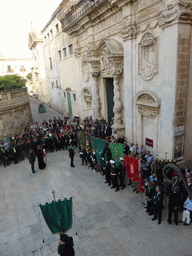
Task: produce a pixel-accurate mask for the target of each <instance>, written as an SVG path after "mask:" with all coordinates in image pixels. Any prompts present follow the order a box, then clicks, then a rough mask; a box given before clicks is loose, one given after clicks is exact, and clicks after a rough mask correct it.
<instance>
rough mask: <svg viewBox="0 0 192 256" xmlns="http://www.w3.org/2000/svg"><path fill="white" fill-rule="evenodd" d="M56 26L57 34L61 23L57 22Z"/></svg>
mask: <svg viewBox="0 0 192 256" xmlns="http://www.w3.org/2000/svg"><path fill="white" fill-rule="evenodd" d="M55 28H56V32H57V34H58V33H59V24H56V25H55Z"/></svg>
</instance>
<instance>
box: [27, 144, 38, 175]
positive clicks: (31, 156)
mask: <svg viewBox="0 0 192 256" xmlns="http://www.w3.org/2000/svg"><path fill="white" fill-rule="evenodd" d="M28 159H29V163H30V164H31V170H32V173H35V170H34V164H35V159H36V156H35V152H34V151H33V149H32V148H31V149H30V150H29V153H28Z"/></svg>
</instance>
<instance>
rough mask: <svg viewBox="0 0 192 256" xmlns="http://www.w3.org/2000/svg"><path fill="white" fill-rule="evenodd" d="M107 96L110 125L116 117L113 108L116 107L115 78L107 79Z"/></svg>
mask: <svg viewBox="0 0 192 256" xmlns="http://www.w3.org/2000/svg"><path fill="white" fill-rule="evenodd" d="M106 95H107V115H108V120H107V121H108V124H109V125H110V122H111V120H112V117H114V112H113V107H114V101H113V98H114V85H113V78H106Z"/></svg>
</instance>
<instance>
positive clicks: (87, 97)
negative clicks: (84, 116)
mask: <svg viewBox="0 0 192 256" xmlns="http://www.w3.org/2000/svg"><path fill="white" fill-rule="evenodd" d="M83 98H84V100H85V102H86V103H88V104H91V102H92V95H91V93H90V91H89V90H88V89H87V88H84V89H83Z"/></svg>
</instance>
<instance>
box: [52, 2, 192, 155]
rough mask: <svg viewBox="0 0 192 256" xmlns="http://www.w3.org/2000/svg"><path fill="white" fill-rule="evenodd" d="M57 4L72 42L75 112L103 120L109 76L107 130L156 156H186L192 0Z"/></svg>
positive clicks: (105, 110) (188, 118) (188, 133)
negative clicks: (110, 104) (109, 123)
mask: <svg viewBox="0 0 192 256" xmlns="http://www.w3.org/2000/svg"><path fill="white" fill-rule="evenodd" d="M59 8H60V11H59V12H58V15H57V18H58V20H59V21H60V22H61V24H62V30H63V32H64V33H66V34H67V35H68V36H70V38H71V40H72V41H73V46H74V55H75V67H74V72H75V76H77V80H76V82H77V98H78V99H79V103H80V105H79V113H78V114H80V116H81V118H84V117H85V116H86V115H91V114H92V115H93V117H94V118H97V119H100V118H101V117H104V118H105V119H106V120H107V119H108V116H109V113H108V107H107V103H108V99H107V97H108V91H107V90H108V89H107V88H108V87H107V81H108V79H112V80H110V81H112V83H113V95H114V96H113V102H114V106H113V113H114V125H113V129H116V130H117V131H118V133H119V134H125V136H126V138H127V139H128V141H129V142H133V143H135V144H138V146H140V144H144V147H145V149H148V150H150V151H151V153H152V154H153V156H154V157H156V156H157V157H158V158H160V159H164V158H165V155H166V156H167V158H169V159H172V158H179V157H183V156H184V155H189V154H188V151H189V148H190V146H189V142H192V141H191V136H190V132H189V131H190V125H188V123H187V122H186V120H190V116H191V108H190V107H189V106H190V101H191V99H190V98H188V101H187V95H188V91H189V90H190V87H191V80H189V75H190V69H191V64H190V63H191V61H190V57H189V56H190V52H191V21H192V11H191V10H192V1H191V0H190V1H180V0H176V1H171V0H135V1H129V0H94V1H86V0H84V1H83V0H82V1H77V0H76V1H68V2H65V1H63V2H62V3H61V4H60V7H59ZM189 92H190V91H189ZM74 114H75V113H74ZM186 117H187V119H186ZM186 129H187V131H188V132H187V134H186V132H185V131H186ZM186 145H188V146H186Z"/></svg>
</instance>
